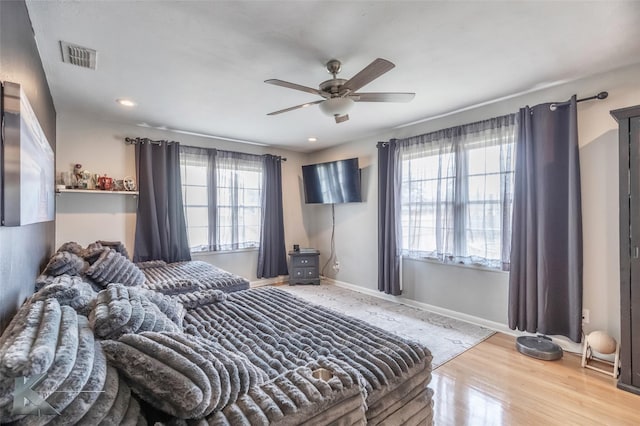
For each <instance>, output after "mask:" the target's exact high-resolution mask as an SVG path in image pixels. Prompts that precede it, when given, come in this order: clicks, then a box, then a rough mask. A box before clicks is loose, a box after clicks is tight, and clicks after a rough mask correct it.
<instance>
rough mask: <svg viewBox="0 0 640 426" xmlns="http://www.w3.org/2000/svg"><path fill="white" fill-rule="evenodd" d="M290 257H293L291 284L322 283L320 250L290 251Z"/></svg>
mask: <svg viewBox="0 0 640 426" xmlns="http://www.w3.org/2000/svg"><path fill="white" fill-rule="evenodd" d="M289 257H290V258H291V268H290V271H291V272H290V273H289V285H294V284H315V285H320V265H319V263H320V252H319V251H318V250H315V249H301V250H300V251H290V252H289Z"/></svg>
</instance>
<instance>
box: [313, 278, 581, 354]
mask: <svg viewBox="0 0 640 426" xmlns="http://www.w3.org/2000/svg"><path fill="white" fill-rule="evenodd" d="M322 281H323V282H325V283H327V284H333V285H335V286H337V287H342V288H346V289H348V290H353V291H357V292H359V293H363V294H367V295H369V296H373V297H377V298H379V299H384V300H390V301H392V302H396V303H400V304H403V305H407V306H412V307H414V308H419V309H424V310H425V311H429V312H433V313H435V314H440V315H443V316H445V317H449V318H454V319H458V320H461V321H465V322H468V323H471V324H475V325H478V326H480V327H484V328H488V329H490V330H493V331H496V332H500V333H504V334H508V335H510V336H514V337H519V336H535V335H536V334H532V333H527V332H523V331H518V330H512V329H510V328H509V326H508V325H507V324H502V323H499V322H496V321H491V320H488V319H485V318H481V317H477V316H474V315H469V314H465V313H463V312H458V311H453V310H451V309H447V308H442V307H440V306H434V305H430V304H428V303H423V302H418V301H417V300H413V299H407V298H405V297H402V296H392V295H390V294H385V293H382V292H380V291H378V290H373V289H370V288H365V287H360V286H358V285H355V284H350V283H346V282H344V281H338V280H335V279H333V278H328V277H322ZM552 340H553V341H554V342H556V343H557V344H558V345H559V346H560V347H561V348H562V350H564V351H567V352H572V353H576V354H580V353H581V352H582V345H581V344H580V343H575V342H573V341H571V340H569V339H567V338H565V337H563V336H553V337H552Z"/></svg>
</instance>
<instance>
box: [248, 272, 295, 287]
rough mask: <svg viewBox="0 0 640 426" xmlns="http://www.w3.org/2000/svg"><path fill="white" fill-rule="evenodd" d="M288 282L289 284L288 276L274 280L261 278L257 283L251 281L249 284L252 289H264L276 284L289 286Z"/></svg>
mask: <svg viewBox="0 0 640 426" xmlns="http://www.w3.org/2000/svg"><path fill="white" fill-rule="evenodd" d="M288 282H289V276H288V275H280V276H277V277H274V278H260V279H257V280H255V281H251V282H249V286H250V287H251V288H255V287H264V286H268V285H274V284H287V283H288Z"/></svg>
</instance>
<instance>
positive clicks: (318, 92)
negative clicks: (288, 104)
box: [264, 78, 331, 98]
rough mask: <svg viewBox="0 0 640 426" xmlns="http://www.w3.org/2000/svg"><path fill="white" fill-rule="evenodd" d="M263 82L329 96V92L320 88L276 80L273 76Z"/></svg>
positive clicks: (324, 96)
mask: <svg viewBox="0 0 640 426" xmlns="http://www.w3.org/2000/svg"><path fill="white" fill-rule="evenodd" d="M264 82H265V83H268V84H273V85H275V86H281V87H286V88H287V89H294V90H300V91H302V92H307V93H313V94H314V95H319V96H322V97H323V98H327V97H329V96H331V95H330V94H328V93H324V92H321V91H320V90H318V89H314V88H313V87H307V86H302V85H300V84H295V83H289V82H288V81H283V80H278V79H275V78H274V79H271V80H265V81H264Z"/></svg>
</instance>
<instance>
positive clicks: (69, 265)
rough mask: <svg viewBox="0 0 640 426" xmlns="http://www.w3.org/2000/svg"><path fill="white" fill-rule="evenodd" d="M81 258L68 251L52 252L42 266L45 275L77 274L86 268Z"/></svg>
mask: <svg viewBox="0 0 640 426" xmlns="http://www.w3.org/2000/svg"><path fill="white" fill-rule="evenodd" d="M88 267H89V265H87V264H86V263H85V261H84V259H83V258H81V257H80V256H78V255H76V254H73V253H71V252H68V251H61V252H58V253H56V254H54V255H53V256H52V257H51V259H50V260H49V263H48V264H47V266H46V267H45V268H44V274H46V275H53V276H58V275H63V274H67V275H78V274H79V273H81V272H83V271H84V270H85V269H86V268H88Z"/></svg>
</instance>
